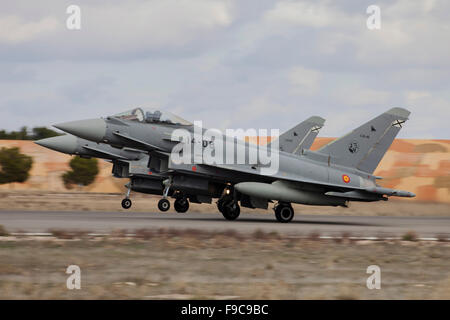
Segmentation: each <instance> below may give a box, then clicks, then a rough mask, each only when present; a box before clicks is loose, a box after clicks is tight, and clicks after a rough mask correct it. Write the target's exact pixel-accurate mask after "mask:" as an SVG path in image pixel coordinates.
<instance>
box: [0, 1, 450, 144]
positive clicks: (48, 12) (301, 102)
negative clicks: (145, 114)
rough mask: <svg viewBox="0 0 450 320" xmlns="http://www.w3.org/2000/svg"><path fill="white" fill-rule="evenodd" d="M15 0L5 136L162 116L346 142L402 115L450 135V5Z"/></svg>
mask: <svg viewBox="0 0 450 320" xmlns="http://www.w3.org/2000/svg"><path fill="white" fill-rule="evenodd" d="M70 4H74V3H73V2H72V1H70V0H42V1H39V3H37V2H36V3H34V2H29V1H27V0H16V1H10V2H5V3H4V4H2V11H1V13H0V26H2V27H1V28H0V59H1V61H2V62H1V63H0V68H1V70H2V73H1V74H0V91H1V92H2V93H3V94H2V95H1V96H0V115H1V119H3V121H2V122H1V124H0V128H7V129H17V128H19V127H20V126H21V125H25V124H26V125H50V124H52V123H56V122H62V121H66V120H68V119H81V118H92V117H97V116H105V115H108V114H112V113H117V112H120V111H122V110H125V109H129V108H130V107H133V106H136V105H139V106H149V107H156V106H158V107H160V108H163V109H167V110H169V111H173V112H175V113H179V114H180V115H181V116H182V117H185V118H187V119H189V120H200V119H201V120H203V121H204V124H205V126H207V127H217V128H221V129H225V128H226V127H228V126H231V127H241V128H246V127H256V128H258V127H264V128H280V129H281V130H284V129H287V128H290V127H292V126H293V125H295V124H296V123H299V122H300V121H302V120H304V119H306V118H307V117H308V116H311V115H319V116H323V117H325V118H327V120H328V121H327V123H326V126H325V127H324V129H323V130H322V131H321V133H320V135H321V136H338V135H342V134H343V133H344V132H346V131H348V130H350V129H352V128H354V127H356V126H357V125H359V124H360V123H362V122H364V121H366V120H368V119H370V118H371V117H373V116H376V115H377V114H379V113H381V112H384V111H386V110H387V109H389V108H391V107H395V106H399V107H406V108H408V109H411V111H412V115H411V120H410V121H409V122H408V124H407V126H406V127H405V129H404V130H402V131H401V133H400V136H403V137H436V138H445V137H447V138H448V137H450V128H449V127H448V126H447V119H448V117H449V116H450V105H449V103H448V101H450V52H449V51H450V50H449V48H450V43H449V41H448V39H449V38H450V2H449V1H446V0H435V1H427V0H423V1H409V0H407V1H406V0H379V1H377V3H376V4H377V5H379V6H380V8H381V19H382V23H381V30H374V31H371V30H368V29H367V27H366V19H367V17H368V14H367V13H366V8H367V6H368V5H370V4H374V3H373V2H371V1H370V0H365V1H358V2H355V1H352V0H344V1H331V0H310V1H307V0H299V1H288V0H283V1H276V0H263V1H261V0H248V1H244V2H243V1H237V0H198V1H192V0H189V1H188V0H179V1H176V0H142V1H141V0H139V1H138V0H131V1H126V2H124V1H120V0H96V1H82V2H80V3H79V5H80V6H81V11H82V12H81V14H82V29H81V30H80V31H69V30H67V29H66V27H65V22H66V19H67V17H68V15H67V14H66V8H67V6H68V5H70Z"/></svg>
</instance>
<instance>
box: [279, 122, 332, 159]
mask: <svg viewBox="0 0 450 320" xmlns="http://www.w3.org/2000/svg"><path fill="white" fill-rule="evenodd" d="M324 123H325V119H323V118H321V117H317V116H313V117H310V118H308V119H306V120H305V121H303V122H301V123H299V124H298V125H296V126H295V127H293V128H292V129H290V130H288V131H286V132H285V133H283V134H282V135H280V137H279V138H278V139H279V147H280V151H284V152H289V153H295V154H300V153H301V151H302V149H309V148H310V147H311V145H312V144H313V142H314V139H315V138H316V137H317V135H318V133H319V130H320V129H322V127H323V125H324Z"/></svg>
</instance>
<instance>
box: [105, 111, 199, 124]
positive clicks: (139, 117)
mask: <svg viewBox="0 0 450 320" xmlns="http://www.w3.org/2000/svg"><path fill="white" fill-rule="evenodd" d="M113 117H115V118H119V119H122V120H128V121H137V122H143V123H162V124H175V125H182V126H192V123H190V122H189V121H187V120H184V119H182V118H180V117H178V116H176V115H174V114H172V113H170V112H168V111H159V110H147V111H146V112H144V110H142V109H141V108H135V109H132V110H129V111H125V112H121V113H118V114H115V115H113Z"/></svg>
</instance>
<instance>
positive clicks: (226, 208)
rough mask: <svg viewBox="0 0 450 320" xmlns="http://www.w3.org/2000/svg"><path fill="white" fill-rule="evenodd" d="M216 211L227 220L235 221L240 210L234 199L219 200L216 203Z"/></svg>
mask: <svg viewBox="0 0 450 320" xmlns="http://www.w3.org/2000/svg"><path fill="white" fill-rule="evenodd" d="M217 209H219V211H220V212H221V213H222V215H223V217H224V218H225V219H227V220H236V219H237V218H238V217H239V215H240V213H241V208H240V207H239V204H238V203H237V201H235V200H234V199H219V200H218V201H217Z"/></svg>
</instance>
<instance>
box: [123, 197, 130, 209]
mask: <svg viewBox="0 0 450 320" xmlns="http://www.w3.org/2000/svg"><path fill="white" fill-rule="evenodd" d="M132 204H133V203H132V202H131V200H130V199H123V200H122V208H124V209H130V208H131V205H132Z"/></svg>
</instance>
